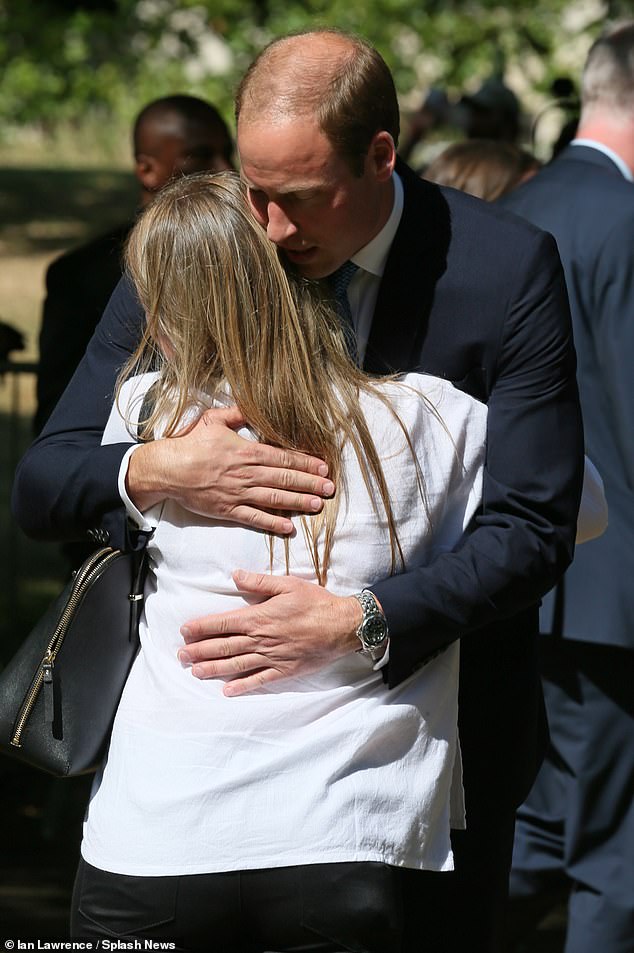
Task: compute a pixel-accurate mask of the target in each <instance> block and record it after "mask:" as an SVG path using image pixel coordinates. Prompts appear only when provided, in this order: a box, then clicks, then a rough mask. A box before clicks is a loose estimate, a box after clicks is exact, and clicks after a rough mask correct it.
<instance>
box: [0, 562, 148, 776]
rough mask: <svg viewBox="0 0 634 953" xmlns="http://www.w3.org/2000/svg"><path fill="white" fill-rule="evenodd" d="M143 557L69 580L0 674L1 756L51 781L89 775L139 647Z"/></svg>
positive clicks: (90, 565) (94, 567)
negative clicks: (38, 771) (44, 773)
mask: <svg viewBox="0 0 634 953" xmlns="http://www.w3.org/2000/svg"><path fill="white" fill-rule="evenodd" d="M146 569H147V555H146V552H145V550H144V551H143V552H137V553H124V552H122V551H121V550H118V549H111V548H109V547H107V548H104V549H100V550H98V551H97V552H95V553H93V554H92V555H91V556H89V557H88V559H87V560H86V561H85V562H84V563H83V565H82V566H81V568H80V569H78V570H77V572H76V573H75V574H74V576H73V578H72V580H71V581H70V582H69V583H68V585H67V586H66V588H65V589H64V591H63V592H62V593H61V595H60V596H59V597H58V598H57V599H56V600H55V601H54V602H53V604H52V605H51V606H50V607H49V609H48V610H47V612H46V613H45V614H44V616H43V617H42V618H41V619H40V620H39V622H38V623H37V625H36V626H35V628H34V629H33V631H32V632H31V633H30V635H29V636H28V637H27V638H26V639H25V641H24V642H23V643H22V645H21V646H20V649H19V650H18V652H17V653H16V655H15V656H14V657H13V658H12V659H11V661H10V662H9V663H8V664H7V666H6V667H5V668H4V670H3V671H2V672H1V673H0V750H1V751H2V752H3V753H5V754H9V755H12V756H14V757H16V758H19V759H20V760H22V761H25V762H27V763H28V764H30V765H33V766H34V767H36V768H42V769H43V770H45V771H48V772H50V773H51V774H54V775H56V776H58V777H71V776H73V775H77V774H85V773H86V772H89V771H93V770H94V769H95V768H96V767H97V766H98V765H99V763H100V761H101V760H102V758H103V755H104V753H105V748H106V746H107V743H108V739H109V736H110V731H111V728H112V722H113V720H114V716H115V713H116V710H117V705H118V704H119V699H120V697H121V692H122V691H123V686H124V684H125V680H126V678H127V675H128V672H129V671H130V667H131V665H132V662H133V661H134V657H135V655H136V653H137V650H138V646H139V635H138V629H139V617H140V615H141V609H142V606H143V586H144V582H145V574H146Z"/></svg>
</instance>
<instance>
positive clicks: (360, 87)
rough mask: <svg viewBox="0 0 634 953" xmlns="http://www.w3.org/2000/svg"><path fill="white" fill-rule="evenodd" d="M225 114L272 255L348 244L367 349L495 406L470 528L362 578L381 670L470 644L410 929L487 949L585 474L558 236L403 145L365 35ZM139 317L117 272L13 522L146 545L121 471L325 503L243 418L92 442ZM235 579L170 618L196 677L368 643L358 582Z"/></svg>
mask: <svg viewBox="0 0 634 953" xmlns="http://www.w3.org/2000/svg"><path fill="white" fill-rule="evenodd" d="M236 111H237V117H238V148H239V151H240V156H241V163H242V170H243V176H244V178H245V181H246V183H247V186H248V194H249V200H250V202H251V205H252V207H253V210H254V213H255V215H256V216H257V218H258V219H259V221H260V222H261V224H262V227H263V228H265V229H266V230H267V233H268V235H269V237H270V238H271V240H272V241H274V242H275V243H276V244H277V245H278V246H279V248H280V250H281V253H282V254H283V256H284V257H285V258H286V259H287V260H288V261H289V262H290V264H291V265H292V266H293V267H295V268H296V269H297V270H298V271H300V273H302V274H304V275H306V276H307V277H309V278H315V279H320V278H323V277H326V276H329V275H332V274H333V273H334V272H336V271H337V270H338V268H339V267H340V266H341V265H342V264H344V263H346V262H347V261H349V260H353V263H354V264H355V265H356V266H357V270H356V273H355V275H354V277H353V278H352V280H351V283H350V285H349V289H348V300H349V304H350V308H351V312H352V321H353V324H354V328H355V332H356V342H357V351H358V353H359V356H360V359H361V360H363V361H364V363H365V366H366V367H367V368H369V369H370V370H372V371H376V372H377V373H385V372H386V371H388V370H391V369H397V370H413V369H422V370H425V371H428V372H430V373H433V374H437V375H439V376H442V377H445V378H447V379H449V380H451V381H453V382H455V383H456V385H457V386H458V387H460V388H462V389H463V390H465V391H467V392H469V393H471V394H472V395H473V396H475V397H477V398H479V399H481V400H484V401H487V402H488V406H489V418H488V419H489V425H488V452H487V467H486V474H485V485H484V504H483V507H482V511H481V512H480V513H479V515H478V517H477V518H476V519H475V521H474V524H473V526H472V527H471V532H470V533H469V534H468V536H467V538H466V539H465V540H464V542H463V543H462V545H461V546H460V548H459V549H458V550H457V551H455V552H450V553H445V554H443V555H442V556H440V557H439V558H438V559H437V560H436V561H435V562H434V563H432V564H431V565H429V566H427V567H424V568H422V569H417V570H414V571H412V572H408V573H404V574H403V575H401V576H397V577H393V578H391V579H387V580H385V581H384V582H382V583H381V584H379V585H376V586H374V587H373V597H372V598H373V599H374V602H375V605H374V609H375V612H376V613H377V614H378V615H380V616H381V617H382V619H383V624H384V625H385V624H387V626H388V627H389V653H388V655H386V656H385V657H384V659H383V662H385V661H386V659H387V664H386V665H385V667H384V674H385V680H386V683H387V685H388V687H389V686H392V685H395V684H397V683H399V682H400V681H402V680H403V679H405V678H407V677H408V675H409V674H410V673H411V672H413V671H414V670H415V669H416V668H417V667H418V666H420V665H421V664H423V663H424V661H425V660H426V659H427V658H429V656H430V655H431V654H432V653H433V652H435V651H436V650H438V649H439V648H440V647H442V646H443V645H446V644H447V643H449V642H451V641H453V640H455V639H456V638H462V674H461V699H460V713H461V726H460V731H461V742H462V749H463V759H464V777H465V790H466V801H467V825H468V829H467V831H466V832H464V831H458V832H456V833H455V838H454V852H455V858H456V871H455V872H454V873H448V874H420V877H422V880H420V881H419V882H420V884H421V886H420V888H419V895H418V898H417V905H418V908H419V909H420V917H421V919H420V932H419V933H418V934H417V936H418V940H419V941H420V943H421V944H423V945H424V946H425V949H427V950H430V951H436V950H443V951H447V950H451V951H454V950H455V951H460V953H464V951H465V950H469V951H470V953H477V951H487V953H490V951H493V950H497V949H499V932H500V916H499V915H500V909H501V908H503V906H504V902H505V897H506V888H507V878H508V867H509V864H510V854H511V848H512V839H513V827H514V815H515V810H516V808H517V806H518V805H519V803H521V801H522V800H523V798H524V797H525V796H526V794H527V792H528V790H529V788H530V785H531V783H532V781H533V779H534V776H535V773H536V771H537V767H538V765H539V763H540V760H541V758H542V756H543V751H544V746H545V722H544V718H543V699H542V696H541V686H540V681H539V673H538V668H537V660H536V635H537V616H538V603H539V600H540V598H541V596H542V595H543V594H544V592H546V591H547V590H548V589H549V588H551V587H552V586H553V585H554V584H555V582H556V581H557V580H558V578H559V577H560V576H561V574H562V572H563V571H564V570H565V568H566V567H567V565H568V564H569V562H570V560H571V557H572V551H573V544H574V537H575V524H576V517H577V508H578V503H579V495H580V490H581V475H582V469H583V446H582V444H583V440H582V432H581V422H580V411H579V404H578V394H577V386H576V380H575V355H574V349H573V345H572V335H571V326H570V315H569V310H568V303H567V297H566V292H565V285H564V279H563V272H562V269H561V263H560V261H559V258H558V255H557V252H556V248H555V245H554V242H553V240H552V239H551V238H550V236H548V235H546V234H544V233H543V232H541V231H540V230H538V229H536V228H534V227H533V226H530V225H527V224H524V223H521V222H519V221H517V220H515V219H513V218H509V217H508V216H507V215H506V214H505V213H502V212H500V211H498V210H496V209H494V208H491V207H490V206H488V205H485V204H484V203H482V202H480V201H478V200H476V199H472V198H471V197H469V196H466V195H463V194H461V193H458V192H454V191H452V190H444V189H441V188H438V187H437V186H435V185H432V184H431V183H427V182H424V181H422V180H421V179H419V178H418V177H417V176H415V175H414V174H413V173H412V172H411V170H409V169H408V168H407V167H406V166H405V165H403V164H401V163H398V162H397V160H396V151H395V143H396V142H397V141H398V132H399V116H398V104H397V99H396V92H395V89H394V84H393V80H392V77H391V75H390V73H389V70H388V69H387V67H386V65H385V63H384V62H383V60H382V59H381V57H380V56H379V55H378V54H377V52H376V51H375V50H373V49H372V47H370V46H369V45H368V44H366V43H365V42H363V41H361V40H359V39H358V38H354V37H351V36H347V35H343V34H340V33H338V32H336V31H313V32H310V33H308V34H304V35H300V36H296V37H287V38H283V39H281V40H279V41H276V42H275V43H274V44H272V45H271V46H269V47H268V48H267V49H266V50H265V51H264V53H263V54H261V56H260V57H259V58H258V60H256V62H255V64H254V65H253V66H252V67H251V69H250V70H249V71H248V73H247V75H246V77H245V79H244V80H243V83H242V85H241V87H240V90H239V93H238V101H237V110H236ZM141 326H142V315H141V314H140V313H139V309H138V306H137V305H135V303H134V301H133V299H132V297H131V293H130V288H129V286H128V284H127V283H126V282H125V281H123V282H122V283H121V284H120V285H119V287H118V289H117V291H116V292H115V294H114V296H113V298H112V299H111V302H110V305H109V307H108V309H107V311H106V314H105V315H104V319H103V321H102V322H101V325H100V326H99V328H98V329H97V332H96V334H95V337H94V338H93V341H92V342H91V344H90V346H89V348H88V352H87V355H86V358H85V360H84V362H83V364H82V366H81V367H80V368H79V370H78V372H77V374H76V376H75V378H74V380H73V381H72V382H71V384H70V385H69V388H68V391H67V392H66V394H65V396H64V398H63V399H62V401H61V403H60V405H59V406H58V408H57V410H56V412H55V413H54V415H53V417H52V418H51V420H50V422H49V424H48V426H47V428H46V430H45V432H44V434H43V435H42V437H41V438H40V439H39V441H37V442H36V443H35V444H34V446H33V447H32V448H31V450H30V451H29V452H28V453H27V455H26V456H25V458H24V460H23V461H22V463H21V466H20V468H19V470H18V473H17V476H16V483H15V491H14V505H15V509H16V514H17V515H18V518H19V519H20V521H21V524H22V525H23V527H24V528H25V530H26V531H27V532H30V533H31V534H32V535H36V536H39V537H41V538H50V537H58V536H60V535H66V536H72V535H80V534H82V533H86V531H87V530H90V532H91V534H92V537H93V538H95V539H100V540H103V541H108V540H109V541H110V542H111V543H113V544H114V545H128V546H139V545H142V542H143V533H142V531H141V533H140V534H139V533H134V532H131V530H130V527H129V526H128V525H127V521H126V518H125V514H124V512H123V510H122V508H121V495H120V487H121V492H124V493H127V495H128V496H129V497H130V498H131V499H132V500H133V501H134V502H135V503H136V504H137V506H138V507H139V509H140V510H141V511H143V510H144V509H146V508H147V507H148V506H149V505H151V504H152V503H154V502H156V501H158V500H160V499H164V498H165V497H166V496H171V497H174V498H176V499H178V500H180V501H181V502H183V503H184V505H185V506H187V507H188V508H189V509H191V510H193V511H195V512H202V513H205V514H208V515H212V516H216V517H221V518H223V519H234V520H237V521H239V522H242V523H247V524H249V525H252V526H255V527H259V528H261V529H268V530H272V531H274V532H278V533H285V532H289V528H290V523H289V521H288V520H287V519H286V518H285V516H284V511H285V510H289V509H290V510H295V511H297V510H304V511H307V512H315V509H316V508H318V507H319V506H320V497H322V496H324V495H328V494H329V493H331V492H332V491H333V487H332V485H331V484H330V483H329V481H328V479H327V475H326V474H325V473H324V472H323V468H322V466H321V464H320V462H319V461H316V460H314V459H310V458H305V457H302V456H301V455H300V454H294V453H287V452H286V451H280V450H277V449H275V448H272V447H266V446H263V445H260V444H257V443H245V442H244V441H241V440H240V438H239V437H238V436H237V435H236V434H235V433H234V432H233V430H232V429H231V428H236V427H237V426H238V425H239V423H240V416H239V414H238V413H237V412H236V411H211V412H207V414H206V415H205V417H204V418H203V419H202V420H201V421H200V422H199V424H198V425H197V426H196V427H195V428H193V429H192V430H191V431H190V432H189V433H188V434H187V435H186V436H183V437H177V438H174V439H169V440H163V441H158V442H156V443H153V444H145V445H143V446H141V447H139V448H138V449H135V450H134V451H133V452H132V454H131V456H130V457H129V458H126V460H125V461H124V464H123V466H122V459H123V458H124V454H125V453H126V450H128V449H129V448H128V447H123V446H109V447H100V446H99V440H100V435H101V431H102V429H103V426H104V422H105V419H106V417H107V414H108V411H109V407H110V403H111V400H112V393H113V388H114V380H115V376H116V369H117V367H119V366H120V365H121V364H122V362H123V361H124V360H125V358H126V357H127V356H128V354H129V352H130V350H131V349H133V348H134V346H135V345H136V343H137V341H138V339H139V335H140V330H141ZM120 467H121V475H120V482H118V481H119V470H120ZM236 569H239V567H236ZM236 581H237V585H238V587H239V588H240V589H241V590H243V591H247V592H254V593H257V594H259V595H260V596H265V597H266V601H265V602H263V603H260V604H259V605H257V606H252V607H248V608H246V609H244V610H242V611H240V612H238V613H234V614H232V615H231V617H226V616H210V617H206V618H204V619H199V620H192V621H190V622H188V623H187V626H186V627H185V628H184V633H183V634H184V638H185V645H184V648H183V652H184V653H185V654H186V655H187V657H188V659H189V660H190V661H192V662H193V663H194V667H193V671H194V674H197V675H199V676H201V677H211V678H214V677H221V676H222V677H225V676H229V677H230V678H231V680H230V681H228V682H227V686H226V688H225V692H226V693H227V694H228V693H229V692H232V693H233V694H237V693H239V692H244V691H248V690H250V689H252V688H254V687H257V686H259V685H260V684H262V683H263V682H267V681H271V680H273V679H278V678H284V677H286V676H289V675H294V674H298V673H306V672H309V671H312V670H316V669H318V668H320V667H322V666H324V665H326V664H328V663H329V662H330V661H332V660H333V659H335V658H337V657H339V656H341V655H344V654H346V653H348V652H352V651H355V650H358V649H359V647H360V646H359V638H358V629H359V627H360V626H361V623H362V618H363V616H362V610H361V605H360V603H359V601H358V600H357V599H356V598H354V594H352V593H351V594H350V596H348V597H337V596H333V595H332V594H330V593H329V592H328V591H327V590H326V589H322V588H320V587H317V586H314V585H311V584H309V583H306V582H304V581H302V580H300V579H294V578H293V577H275V578H273V577H268V576H267V577H260V576H256V577H254V576H249V575H246V576H245V575H241V576H239V577H237V580H236ZM370 601H371V600H370ZM386 645H387V642H384V644H383V649H385V648H386ZM386 690H387V689H386ZM415 879H416V878H415ZM368 903H371V899H368ZM410 907H411V904H410ZM404 948H406V949H413V948H416V949H418V948H419V944H418V942H417V943H416V944H415V946H411V945H410V946H406V947H404ZM358 949H362V947H358Z"/></svg>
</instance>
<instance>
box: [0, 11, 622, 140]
mask: <svg viewBox="0 0 634 953" xmlns="http://www.w3.org/2000/svg"><path fill="white" fill-rule="evenodd" d="M626 6H629V3H628V0H612V2H608V0H513V3H512V4H509V5H508V6H505V5H503V4H502V3H500V2H498V0H179V2H173V0H64V2H62V0H58V2H56V0H29V2H28V3H25V2H24V0H0V70H1V73H2V77H3V78H2V84H0V116H1V117H2V120H3V125H4V127H5V128H6V127H7V126H10V125H14V126H15V125H25V124H35V125H37V126H39V127H40V128H43V129H50V128H54V127H55V126H56V124H59V123H63V122H67V123H73V124H80V123H82V121H83V120H84V119H85V118H86V116H87V115H88V114H90V115H91V116H93V117H94V116H97V117H98V118H99V119H100V121H102V122H105V121H107V120H119V121H121V122H125V123H129V122H130V120H131V119H132V117H133V116H134V114H135V113H136V112H137V111H138V109H139V108H140V107H141V106H142V105H143V104H144V103H146V102H148V101H149V100H150V99H153V98H155V97H157V96H161V95H165V94H167V93H172V92H175V91H187V92H190V93H193V94H196V95H202V96H205V97H207V98H209V99H211V100H212V101H214V102H215V103H216V104H217V105H218V106H219V107H220V108H221V109H222V110H223V112H224V113H225V115H226V116H227V118H229V119H230V118H231V101H232V96H233V90H234V87H235V84H236V81H237V79H238V78H239V76H240V75H241V74H242V72H243V71H244V69H245V67H246V66H247V65H248V63H249V62H250V60H251V59H252V57H253V55H254V54H255V53H256V52H257V51H258V50H259V49H260V48H261V47H262V46H263V45H264V44H265V43H266V42H267V41H268V40H269V39H271V38H273V37H274V36H277V35H280V34H283V33H287V32H289V31H293V30H301V29H304V28H307V27H313V26H316V25H317V26H320V25H323V26H337V27H340V28H342V29H346V30H353V31H358V32H360V33H362V34H363V35H364V36H366V37H367V38H368V39H369V40H370V41H371V42H373V43H374V44H375V45H376V46H377V47H378V48H379V49H380V50H381V52H382V53H383V55H384V56H385V58H386V60H387V61H388V63H389V65H390V66H391V68H392V69H393V71H394V75H395V79H396V84H397V88H398V89H399V92H400V94H401V97H402V99H403V103H404V105H405V106H406V108H407V106H413V105H417V104H418V102H419V101H420V98H421V96H422V94H423V93H424V92H425V90H426V89H427V88H429V87H430V86H432V85H434V86H441V87H443V88H445V89H447V90H449V92H450V93H452V94H453V95H458V94H459V92H460V91H461V90H464V89H466V88H470V87H472V86H473V85H477V84H478V83H479V82H480V81H481V80H482V79H483V78H485V77H486V76H488V75H491V74H492V73H499V74H505V75H506V77H507V82H509V84H510V85H511V86H513V88H515V89H516V92H517V93H518V94H519V95H520V97H522V96H523V95H524V93H525V92H526V91H528V92H531V91H533V92H535V91H536V92H537V93H539V92H540V91H541V92H542V93H546V91H547V90H548V89H549V88H550V84H551V83H552V80H553V79H554V78H555V76H557V75H560V74H562V73H564V74H568V75H571V76H572V77H573V78H575V79H576V78H577V76H578V72H579V70H580V68H581V65H582V63H583V59H584V56H585V53H586V51H587V48H588V45H589V43H590V42H591V40H592V38H593V37H594V36H595V35H596V34H597V33H598V32H599V30H600V28H601V26H602V25H603V24H604V23H605V20H606V18H609V17H616V16H620V15H625V14H626V10H625V7H626ZM511 80H513V81H511ZM522 81H523V82H524V85H525V89H517V88H516V83H517V82H520V83H521V82H522Z"/></svg>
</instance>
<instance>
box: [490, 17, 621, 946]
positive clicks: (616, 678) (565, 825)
mask: <svg viewBox="0 0 634 953" xmlns="http://www.w3.org/2000/svg"><path fill="white" fill-rule="evenodd" d="M633 179H634V21H631V22H629V23H627V24H623V25H621V26H619V27H616V28H614V29H613V30H612V31H611V32H608V33H607V34H606V35H605V36H603V37H601V38H600V39H599V40H598V41H597V42H596V43H595V44H594V45H593V47H592V48H591V50H590V53H589V55H588V60H587V63H586V66H585V69H584V73H583V84H582V112H581V119H580V122H579V128H578V130H577V134H576V138H575V139H574V140H573V142H572V143H571V145H570V146H568V147H567V148H566V149H565V151H563V152H562V153H561V154H560V156H559V157H558V158H557V159H556V160H555V161H554V162H552V163H551V165H549V166H547V167H546V168H545V169H543V170H542V171H541V172H540V173H539V174H538V175H537V176H536V177H535V178H534V180H532V181H531V182H528V183H527V184H526V185H524V186H522V187H521V188H519V189H518V190H517V191H515V192H512V193H510V194H509V195H508V196H506V197H505V198H504V199H503V200H502V204H503V205H504V206H505V207H506V208H509V209H512V210H513V211H515V212H517V213H518V214H520V215H522V216H525V217H526V218H527V219H528V220H529V221H531V222H533V223H535V224H536V225H538V226H540V227H541V228H544V229H546V230H547V231H549V232H551V233H552V234H553V235H554V236H555V238H556V240H557V245H558V246H559V252H560V254H561V258H562V261H563V266H564V271H565V273H566V282H567V285H568V291H569V294H570V303H571V310H572V318H573V326H574V335H575V345H576V349H577V354H578V357H579V370H578V377H579V389H580V395H581V404H582V409H583V418H584V428H585V440H586V447H587V452H588V454H589V455H590V456H591V457H593V459H595V460H596V461H597V462H598V464H599V466H600V467H601V470H602V475H603V478H604V483H605V493H606V497H607V501H608V506H609V511H610V524H609V527H608V529H607V532H606V533H605V534H604V535H603V536H601V537H600V538H598V539H596V540H594V541H592V542H589V543H587V544H585V545H584V546H582V547H580V549H578V550H577V554H576V556H575V561H574V563H573V565H572V567H571V568H570V569H569V570H568V572H567V573H566V575H565V577H564V579H563V580H562V582H561V583H560V585H559V586H558V587H557V589H556V591H555V592H554V593H553V594H552V595H551V596H549V599H548V600H547V602H546V603H545V604H544V610H543V611H542V614H541V620H540V622H541V631H542V633H544V635H543V637H542V640H541V641H542V643H543V645H542V665H543V675H544V686H545V695H546V704H547V710H548V720H549V725H550V732H551V745H550V748H549V750H548V753H547V756H546V760H545V762H544V765H543V767H542V769H541V771H540V774H539V776H538V779H537V783H536V784H535V787H534V788H533V790H532V792H531V794H530V796H529V797H528V799H527V801H526V802H525V804H524V805H523V806H522V808H521V810H520V812H519V818H518V826H517V834H516V843H515V850H514V859H513V873H512V877H511V893H512V897H513V898H514V902H513V906H512V912H513V913H514V914H515V917H514V918H513V919H514V920H515V919H516V922H518V923H519V922H521V920H522V919H524V918H525V917H526V918H528V917H529V915H530V914H531V912H534V914H535V915H537V914H538V912H539V911H541V912H542V914H543V912H544V911H545V907H546V906H547V905H548V903H552V902H553V898H554V897H555V896H556V893H557V890H561V887H562V886H563V887H564V889H565V890H567V891H568V892H569V894H570V900H569V920H568V935H567V941H566V951H567V953H586V951H588V953H590V951H595V950H601V951H602V953H626V951H627V953H631V951H632V950H634V689H633V686H634V184H633ZM541 901H543V905H542V902H541Z"/></svg>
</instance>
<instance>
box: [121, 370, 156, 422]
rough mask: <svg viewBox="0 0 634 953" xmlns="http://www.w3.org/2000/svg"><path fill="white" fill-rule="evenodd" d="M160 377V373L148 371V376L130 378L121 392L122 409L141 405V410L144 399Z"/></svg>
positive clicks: (124, 383) (138, 375)
mask: <svg viewBox="0 0 634 953" xmlns="http://www.w3.org/2000/svg"><path fill="white" fill-rule="evenodd" d="M159 376H160V375H159V373H158V371H148V372H147V373H146V374H135V375H134V377H128V379H127V381H124V382H123V384H122V385H121V390H120V391H119V403H120V404H121V406H122V408H124V409H125V408H126V407H127V408H131V407H132V406H136V404H137V403H139V408H140V404H141V403H143V398H144V397H145V395H146V394H147V392H148V391H149V389H150V387H151V386H152V384H154V383H155V382H156V381H157V380H158V379H159ZM137 416H138V415H137Z"/></svg>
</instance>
